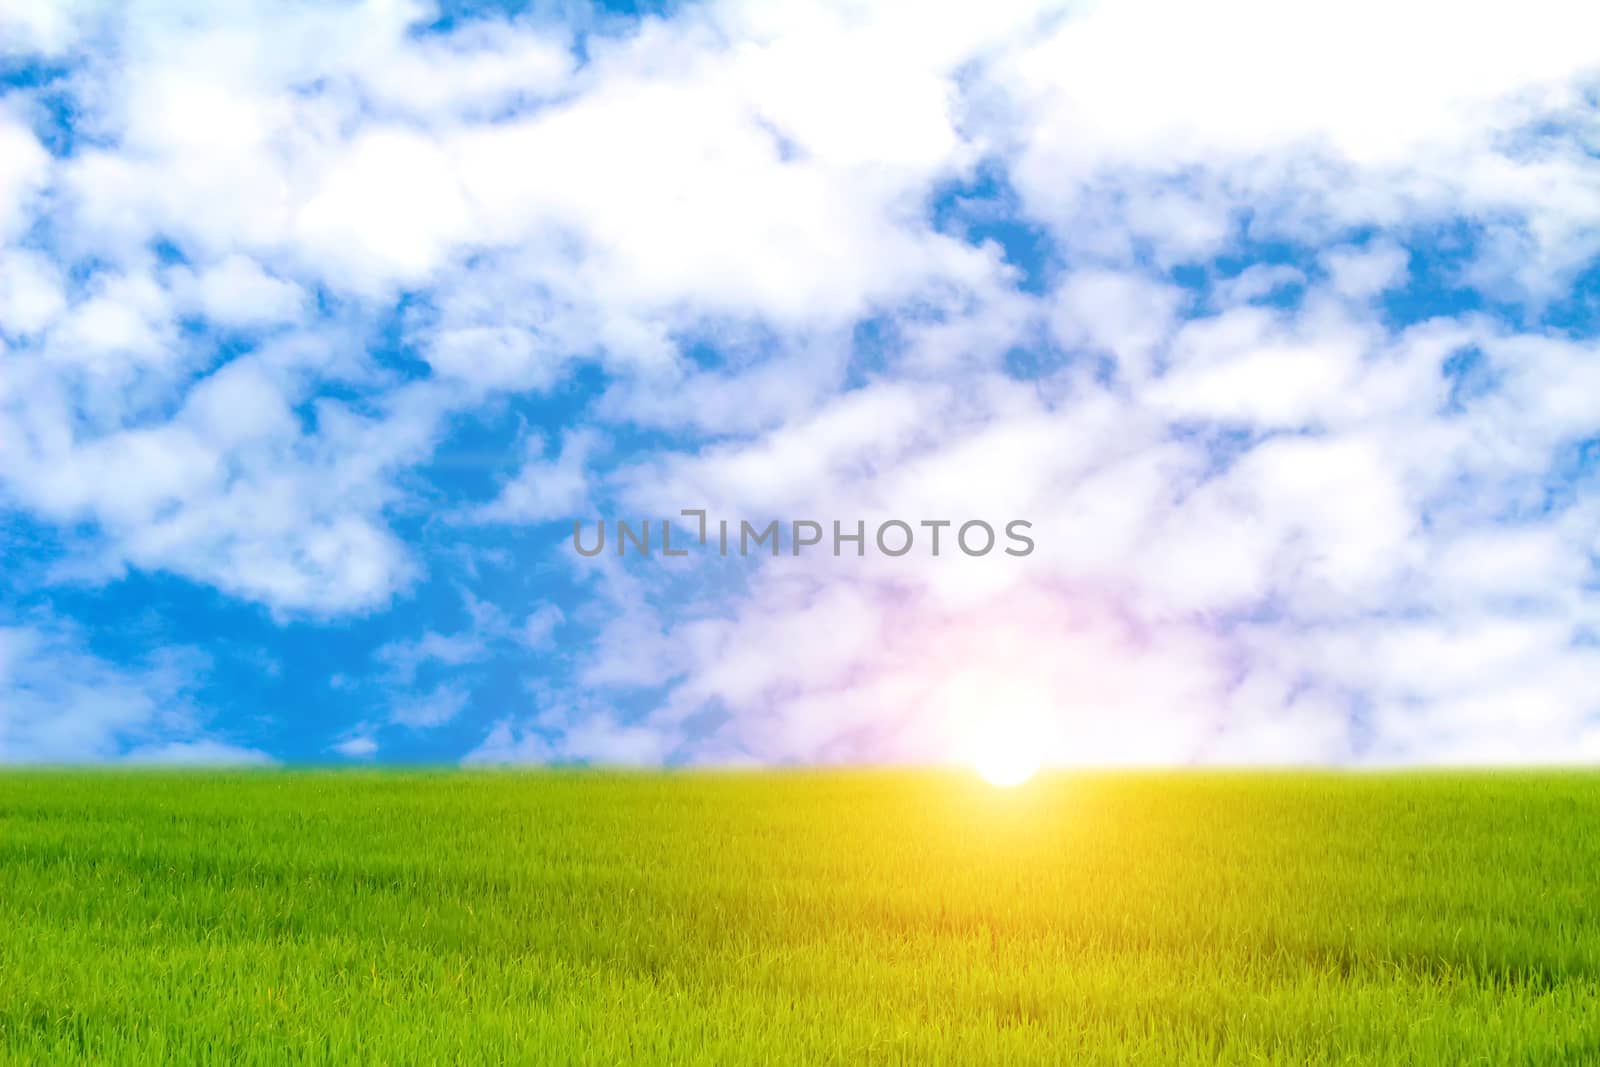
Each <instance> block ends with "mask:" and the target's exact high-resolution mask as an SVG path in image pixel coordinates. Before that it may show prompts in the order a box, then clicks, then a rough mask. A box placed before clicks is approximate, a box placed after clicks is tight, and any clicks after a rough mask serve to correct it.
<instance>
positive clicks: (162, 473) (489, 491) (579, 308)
mask: <svg viewBox="0 0 1600 1067" xmlns="http://www.w3.org/2000/svg"><path fill="white" fill-rule="evenodd" d="M1597 490H1600V5H1596V4H1594V3H1592V2H1589V0H1574V2H1570V3H1562V2H1537V0H1525V2H1522V3H1518V4H1509V3H1506V4H1501V3H1493V4H1475V3H1461V2H1448V3H1446V2H1440V3H1422V2H1418V3H1404V4H1395V3H1392V2H1384V3H1378V2H1365V0H1340V2H1337V3H1334V2H1329V3H1307V4H1285V3H1281V2H1278V0H1261V2H1234V0H1219V2H1214V3H1206V4H1194V3H1189V2H1183V0H1173V2H1170V3H1167V2H1142V0H1133V2H1127V3H1102V4H1093V3H1081V4H1068V5H1064V6H1041V5H1039V4H1036V3H1017V2H1013V0H986V2H984V3H981V4H972V3H948V4H944V3H927V2H921V0H919V2H905V3H889V2H884V3H871V4H868V3H850V4H828V5H817V4H812V3H805V4H801V3H794V4H787V3H767V2H761V3H756V2H752V3H709V4H682V5H678V4H668V5H650V6H648V7H647V9H645V10H642V11H641V10H638V9H636V8H633V9H626V10H617V9H608V8H589V7H584V6H581V5H577V4H572V5H563V6H537V5H536V6H535V7H533V8H531V9H524V8H522V7H520V6H517V5H511V4H484V5H468V4H455V3H445V4H442V5H436V4H430V3H424V2H420V0H417V2H403V0H370V2H364V3H331V2H330V3H319V4H309V3H292V2H279V0H259V2H244V0H241V2H229V3H215V2H213V0H195V2H193V3H188V2H177V0H167V2H158V3H141V2H133V3H129V4H110V3H106V4H95V3H87V2H85V3H75V2H72V0H20V3H19V2H18V0H9V2H7V3H5V4H4V5H3V7H0V760H4V761H13V762H15V761H22V762H32V761H81V760H88V761H99V760H120V759H131V760H157V761H185V760H187V761H203V762H218V761H229V760H257V761H260V760H277V761H282V762H297V761H316V762H338V763H342V762H360V761H374V760H375V761H380V762H381V761H429V762H455V761H462V760H465V761H468V762H518V761H563V762H564V761H599V762H625V763H644V764H656V763H668V764H693V763H774V764H781V763H816V762H841V761H843V762H878V761H945V760H961V759H963V758H965V756H966V754H967V753H968V752H969V750H970V749H971V748H972V746H973V745H974V744H976V743H978V741H977V740H975V739H981V738H982V737H983V736H985V735H986V734H987V733H989V732H991V731H996V730H1004V729H1007V727H1006V726H1005V724H1006V723H1007V722H1011V721H1013V720H1015V721H1022V720H1024V719H1026V721H1028V722H1031V723H1033V724H1034V727H1035V728H1036V733H1035V739H1036V742H1037V744H1038V746H1039V748H1040V751H1041V753H1042V754H1044V755H1045V756H1046V758H1048V759H1050V760H1052V761H1057V762H1065V763H1097V764H1098V763H1118V764H1127V763H1174V764H1187V763H1251V762H1289V763H1303V762H1317V763H1335V764H1391V763H1397V762H1399V763H1412V762H1416V763H1437V762H1483V761H1568V762H1583V761H1593V760H1596V759H1600V491H1597ZM684 508H702V509H706V510H707V512H708V514H709V515H710V516H711V517H712V519H713V520H715V519H716V518H719V517H722V518H728V519H731V520H733V521H734V522H735V523H737V521H738V520H740V519H746V520H749V521H752V522H755V523H758V524H762V525H764V524H765V523H766V522H767V521H768V520H770V519H774V518H776V519H780V520H783V521H784V522H790V521H792V520H794V519H808V520H815V521H817V522H819V523H821V524H824V525H826V524H830V523H831V522H833V521H842V522H843V523H844V524H845V526H846V527H847V528H850V529H853V528H854V525H855V523H856V522H857V521H862V522H865V523H866V524H867V529H868V531H869V540H870V536H871V535H870V531H871V530H873V529H875V528H876V527H877V525H878V524H879V523H881V522H883V521H886V520H890V519H900V520H902V521H906V522H908V523H911V524H916V523H920V522H921V521H922V520H950V521H952V522H953V523H955V524H956V525H959V524H960V523H962V522H965V521H970V520H984V521H988V522H990V523H992V524H993V525H995V526H996V527H997V528H1000V527H1003V524H1004V523H1006V522H1008V521H1010V520H1013V519H1022V520H1026V521H1029V522H1031V523H1032V526H1031V536H1032V538H1033V541H1034V543H1035V550H1034V551H1033V552H1032V553H1031V554H1029V555H1027V556H1012V555H1007V554H1005V553H1003V552H1001V551H999V550H998V549H997V550H996V551H994V552H992V553H990V554H987V555H983V556H967V555H965V554H964V553H961V552H951V551H949V546H948V543H947V544H946V546H945V549H946V550H945V552H944V553H943V554H941V555H940V556H938V557H934V556H933V555H932V554H931V553H930V552H928V551H926V550H925V549H924V548H923V547H922V543H921V542H920V541H919V543H918V546H917V548H916V550H914V551H912V552H910V553H908V554H906V555H904V556H899V557H891V556H888V555H885V554H884V553H882V552H879V551H877V550H876V547H875V546H871V547H870V549H869V550H868V551H866V552H865V553H864V554H863V555H860V556H857V555H855V554H854V552H853V551H849V550H847V551H846V552H845V553H844V554H842V555H841V556H839V557H837V558H835V557H834V556H833V555H832V553H831V552H829V551H817V552H807V553H802V554H800V555H799V556H795V555H794V554H793V553H792V552H791V551H790V546H789V544H788V543H787V541H786V542H785V543H784V545H783V552H782V554H781V555H780V556H778V557H777V558H773V557H771V556H770V555H765V554H762V553H759V552H758V553H754V554H752V555H751V556H748V557H744V558H740V557H738V555H737V554H731V555H730V556H729V557H728V558H722V557H720V556H719V555H718V554H717V553H715V552H713V551H705V550H698V551H695V552H691V554H690V555H689V556H687V557H682V558H673V559H670V560H664V559H662V558H660V557H659V554H657V555H654V556H652V557H651V558H649V559H642V558H639V557H637V556H636V555H630V556H628V557H626V558H618V557H617V556H616V555H615V554H614V553H612V552H609V551H608V552H606V553H603V554H602V555H599V556H596V557H594V558H585V557H583V556H580V555H579V554H577V553H576V552H574V551H573V549H572V544H571V535H572V523H573V520H574V519H583V520H585V521H586V522H587V523H589V524H590V529H591V530H592V528H593V523H594V522H595V520H598V519H601V518H605V519H608V520H615V519H619V518H621V519H628V520H633V521H637V520H640V519H643V518H647V517H648V518H652V519H655V520H656V521H657V522H659V520H660V518H662V517H665V516H675V515H677V514H678V512H679V510H680V509H684ZM926 529H927V528H922V527H918V528H917V532H918V534H919V537H920V536H921V535H922V534H923V533H925V532H926ZM692 530H693V521H692V520H688V521H687V522H686V523H685V524H684V525H682V526H680V527H679V531H680V532H684V533H686V534H687V533H690V532H692ZM675 535H676V534H675ZM786 536H787V535H786ZM947 536H948V532H947ZM690 540H692V538H690ZM1002 543H1003V535H1002ZM826 547H827V545H826V544H825V545H824V548H826Z"/></svg>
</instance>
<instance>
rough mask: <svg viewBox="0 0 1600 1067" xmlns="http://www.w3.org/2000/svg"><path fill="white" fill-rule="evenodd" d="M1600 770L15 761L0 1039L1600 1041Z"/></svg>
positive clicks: (1178, 1056)
mask: <svg viewBox="0 0 1600 1067" xmlns="http://www.w3.org/2000/svg"><path fill="white" fill-rule="evenodd" d="M1597 881H1600V776H1593V775H1583V774H1578V773H1567V774H1548V775H1544V774H1532V773H1499V774H1488V775H1464V774H1449V775H1368V776H1357V775H1334V774H1318V775H1299V774H1295V775H1290V774H1259V775H1252V774H1227V775H1209V774H1208V775H1200V774H1194V775H1117V776H1084V777H1062V778H1055V779H1041V780H1038V781H1036V782H1034V783H1032V784H1031V785H1029V786H1027V787H1025V788H1023V789H1020V790H1017V791H1013V792H1003V791H996V790H992V789H989V788H987V787H985V786H983V785H981V784H980V783H978V782H977V781H975V780H970V779H968V778H966V777H964V776H961V775H953V774H932V773H927V774H906V773H837V774H835V773H796V774H770V775H762V774H751V775H698V774H697V775H689V774H683V775H649V774H640V775H621V774H590V773H546V774H538V773H530V774H509V773H508V774H494V773H462V772H437V773H432V772H426V773H425V772H392V773H382V772H372V773H350V772H259V773H237V774H221V773H194V774H177V773H166V772H151V773H143V774H129V773H109V772H107V773H58V772H15V773H9V774H4V775H0V1060H6V1061H8V1062H16V1063H29V1064H33V1063H55V1062H72V1061H78V1060H93V1061H94V1062H97V1063H133V1062H151V1063H157V1062H159V1063H200V1062H210V1063H227V1064H249V1063H261V1064H278V1063H325V1062H345V1063H364V1064H383V1063H391V1064H445V1063H457V1062H469V1063H605V1064H632V1063H716V1064H727V1063H739V1062H751V1063H783V1062H795V1063H825V1062H831V1063H848V1064H854V1063H907V1064H928V1063H957V1064H984V1063H995V1064H1019V1063H1050V1064H1099V1063H1151V1064H1213V1063H1228V1064H1260V1063H1283V1064H1331V1063H1339V1064H1346V1063H1348V1064H1356V1063H1361V1064H1366V1063H1386V1064H1387V1063H1392V1064H1472V1063H1477V1064H1490V1065H1496V1067H1499V1065H1507V1064H1564V1063H1565V1064H1595V1063H1600V891H1597V889H1596V884H1597Z"/></svg>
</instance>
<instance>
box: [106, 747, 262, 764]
mask: <svg viewBox="0 0 1600 1067" xmlns="http://www.w3.org/2000/svg"><path fill="white" fill-rule="evenodd" d="M123 762H124V763H143V764H155V765H160V766H167V767H178V766H184V767H250V766H265V765H270V764H273V763H276V762H277V761H276V760H274V759H273V758H272V757H271V756H269V755H267V754H266V753H265V752H262V751H261V750H259V749H254V748H244V747H241V746H239V745H230V744H227V743H225V742H222V741H168V742H165V743H163V744H156V745H141V746H140V747H138V748H135V749H133V750H132V751H130V752H129V753H128V754H127V755H126V756H124V757H123Z"/></svg>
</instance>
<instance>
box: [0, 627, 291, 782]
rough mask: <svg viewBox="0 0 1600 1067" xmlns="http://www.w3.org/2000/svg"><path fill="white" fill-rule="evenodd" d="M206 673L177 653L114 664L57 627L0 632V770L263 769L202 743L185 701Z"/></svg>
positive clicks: (209, 741) (244, 752)
mask: <svg viewBox="0 0 1600 1067" xmlns="http://www.w3.org/2000/svg"><path fill="white" fill-rule="evenodd" d="M204 667H205V663H204V659H203V657H201V656H199V655H198V654H197V653H195V652H194V651H193V650H189V649H181V648H174V649H164V650H160V651H158V652H156V653H155V654H153V655H151V656H150V657H149V658H148V659H146V660H144V661H143V662H137V661H135V662H124V663H114V662H111V661H109V660H107V659H104V658H102V657H100V656H97V655H96V654H95V653H94V652H93V651H91V650H90V648H89V647H88V645H87V642H86V640H85V637H84V635H83V633H82V632H81V631H80V630H79V629H78V628H76V627H74V626H72V625H70V624H68V623H65V622H63V621H61V620H59V619H55V618H50V617H42V618H37V619H30V620H26V621H21V622H14V623H10V624H4V625H0V763H17V762H27V763H78V762H85V761H98V760H108V759H116V758H119V757H122V758H129V759H149V758H152V757H156V758H159V760H160V761H161V762H179V761H182V760H183V759H184V758H185V757H205V758H208V759H209V758H216V759H217V760H219V761H220V760H221V759H222V758H223V757H232V758H230V759H229V760H228V761H229V762H234V761H236V760H237V758H240V757H247V758H249V759H252V760H257V761H259V760H262V759H265V758H266V757H265V756H264V754H262V753H259V752H256V751H254V750H251V749H244V748H240V747H237V746H234V745H231V744H228V743H225V742H222V741H218V740H216V739H213V738H208V737H206V736H204V732H203V731H202V730H201V728H200V722H199V720H200V715H199V712H198V710H197V709H196V707H195V705H194V701H193V696H192V693H193V690H194V689H195V687H196V685H197V684H198V681H199V679H200V676H201V674H202V672H203V670H204Z"/></svg>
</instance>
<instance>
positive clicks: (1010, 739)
mask: <svg viewBox="0 0 1600 1067" xmlns="http://www.w3.org/2000/svg"><path fill="white" fill-rule="evenodd" d="M986 725H987V728H986V729H984V730H983V731H982V732H981V733H980V734H979V736H978V737H975V738H974V739H973V742H972V746H973V750H972V767H973V770H975V771H977V772H978V776H979V777H981V778H982V779H983V780H984V781H986V782H988V783H989V784H990V785H993V786H999V787H1001V788H1004V789H1009V788H1011V787H1013V786H1019V785H1022V784H1023V783H1024V782H1026V781H1027V780H1028V779H1030V778H1032V777H1033V776H1034V774H1036V773H1037V772H1038V770H1039V767H1040V765H1041V763H1042V762H1043V753H1042V749H1043V745H1042V744H1041V743H1040V742H1041V740H1042V739H1041V738H1040V737H1039V731H1038V730H1037V729H1035V728H1034V726H1035V724H1033V723H1030V722H1027V721H1017V720H1013V721H1009V722H1008V721H1004V720H1002V721H1000V722H991V723H989V724H986Z"/></svg>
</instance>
